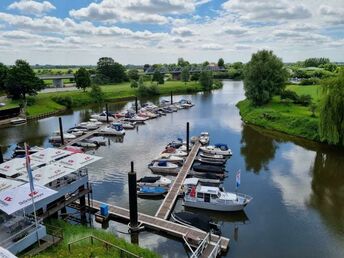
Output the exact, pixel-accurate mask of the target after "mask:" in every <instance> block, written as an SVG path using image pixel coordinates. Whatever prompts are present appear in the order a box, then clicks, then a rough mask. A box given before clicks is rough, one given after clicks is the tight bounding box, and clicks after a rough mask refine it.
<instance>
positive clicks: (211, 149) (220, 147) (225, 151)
mask: <svg viewBox="0 0 344 258" xmlns="http://www.w3.org/2000/svg"><path fill="white" fill-rule="evenodd" d="M200 150H201V151H203V152H205V153H208V154H214V155H223V156H231V155H232V151H231V149H229V148H228V146H227V145H226V144H215V145H214V146H202V147H200Z"/></svg>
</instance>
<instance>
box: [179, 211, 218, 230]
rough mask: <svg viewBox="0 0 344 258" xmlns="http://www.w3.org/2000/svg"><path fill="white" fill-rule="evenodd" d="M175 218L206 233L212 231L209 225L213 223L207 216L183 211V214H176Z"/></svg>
mask: <svg viewBox="0 0 344 258" xmlns="http://www.w3.org/2000/svg"><path fill="white" fill-rule="evenodd" d="M173 216H174V217H175V218H176V219H177V220H179V221H182V222H183V223H187V224H190V225H192V226H194V227H196V228H199V229H201V230H204V231H206V232H209V231H210V230H211V227H210V224H209V222H211V219H210V218H209V217H208V216H206V215H203V214H199V213H197V214H195V213H192V212H186V211H182V212H176V213H174V214H173Z"/></svg>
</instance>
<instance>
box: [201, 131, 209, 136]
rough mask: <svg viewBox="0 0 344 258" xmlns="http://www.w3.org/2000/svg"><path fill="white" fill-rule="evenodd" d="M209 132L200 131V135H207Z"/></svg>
mask: <svg viewBox="0 0 344 258" xmlns="http://www.w3.org/2000/svg"><path fill="white" fill-rule="evenodd" d="M208 135H209V133H208V132H201V136H208Z"/></svg>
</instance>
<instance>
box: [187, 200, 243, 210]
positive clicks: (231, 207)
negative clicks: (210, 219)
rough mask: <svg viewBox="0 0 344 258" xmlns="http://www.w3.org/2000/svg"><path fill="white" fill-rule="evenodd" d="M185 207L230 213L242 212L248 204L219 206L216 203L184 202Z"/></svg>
mask: <svg viewBox="0 0 344 258" xmlns="http://www.w3.org/2000/svg"><path fill="white" fill-rule="evenodd" d="M183 205H184V206H185V207H192V208H198V209H204V210H212V211H223V212H228V211H242V210H243V209H244V208H245V206H246V205H247V203H245V204H231V205H219V204H216V203H205V202H193V201H188V200H184V201H183Z"/></svg>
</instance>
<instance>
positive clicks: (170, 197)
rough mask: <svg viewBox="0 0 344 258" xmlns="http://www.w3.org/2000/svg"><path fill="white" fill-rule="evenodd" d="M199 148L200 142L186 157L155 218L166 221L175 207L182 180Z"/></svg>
mask: <svg viewBox="0 0 344 258" xmlns="http://www.w3.org/2000/svg"><path fill="white" fill-rule="evenodd" d="M200 147H201V144H200V142H196V143H195V144H194V146H193V147H192V149H191V151H190V152H189V155H188V157H187V158H186V160H185V162H184V165H183V166H182V167H181V169H180V171H179V173H178V175H177V177H176V179H175V180H174V182H173V184H172V186H171V188H170V190H169V191H168V193H167V195H166V197H165V199H164V201H163V202H162V204H161V205H160V207H159V209H158V211H157V212H156V214H155V216H156V217H158V218H160V219H168V218H169V216H170V214H171V212H172V209H173V207H174V205H175V202H176V199H177V197H178V194H179V192H180V189H181V187H182V185H183V183H184V180H185V178H186V176H187V174H188V172H189V171H190V169H191V166H192V164H193V162H194V160H195V158H196V156H197V153H198V151H199V148H200Z"/></svg>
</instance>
